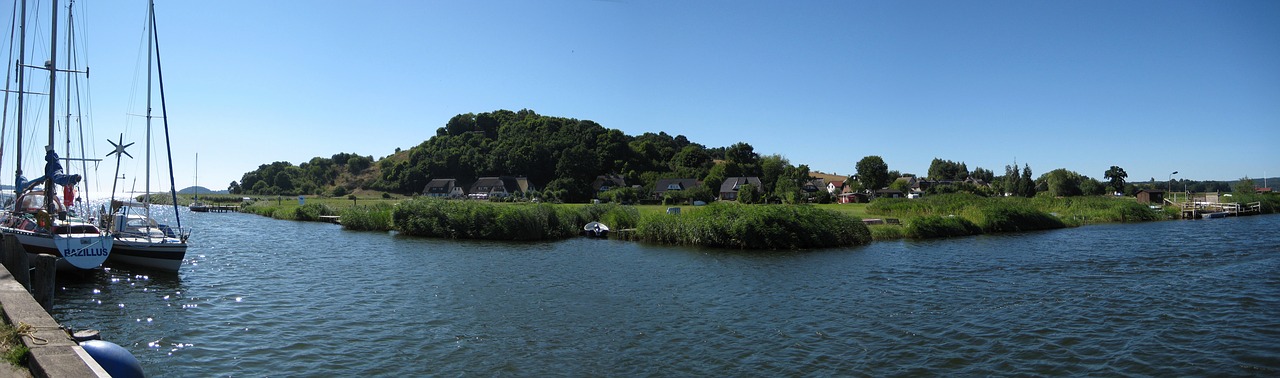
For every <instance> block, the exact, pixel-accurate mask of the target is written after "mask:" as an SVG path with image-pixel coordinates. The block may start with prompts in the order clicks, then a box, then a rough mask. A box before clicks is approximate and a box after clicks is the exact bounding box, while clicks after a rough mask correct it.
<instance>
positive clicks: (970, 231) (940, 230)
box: [905, 215, 982, 239]
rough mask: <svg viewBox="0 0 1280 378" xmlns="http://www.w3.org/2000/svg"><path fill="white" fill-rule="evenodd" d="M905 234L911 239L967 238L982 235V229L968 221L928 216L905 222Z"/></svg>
mask: <svg viewBox="0 0 1280 378" xmlns="http://www.w3.org/2000/svg"><path fill="white" fill-rule="evenodd" d="M905 228H906V230H905V233H906V234H907V236H910V237H913V238H919V239H924V238H946V237H953V236H969V235H977V234H981V233H982V228H980V227H978V225H975V224H973V222H970V221H969V220H968V219H964V218H961V217H955V216H948V217H941V216H937V215H930V216H925V217H919V218H915V219H912V220H911V221H909V222H907V225H906V227H905Z"/></svg>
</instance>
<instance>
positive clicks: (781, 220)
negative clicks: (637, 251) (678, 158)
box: [634, 202, 871, 249]
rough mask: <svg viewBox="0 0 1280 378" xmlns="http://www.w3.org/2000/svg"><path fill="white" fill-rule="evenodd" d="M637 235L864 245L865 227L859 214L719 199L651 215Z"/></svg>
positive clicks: (670, 240)
mask: <svg viewBox="0 0 1280 378" xmlns="http://www.w3.org/2000/svg"><path fill="white" fill-rule="evenodd" d="M634 238H636V239H638V240H641V241H647V242H654V243H663V244H676V245H698V246H705V247H719V248H737V249H800V248H823V247H838V246H852V245H863V244H867V243H869V242H870V241H871V232H870V231H868V230H867V226H865V225H863V224H862V222H861V221H860V220H859V219H858V218H855V217H852V216H849V215H846V214H842V213H839V212H836V211H830V210H823V209H817V208H814V207H812V206H794V205H742V204H737V203H721V202H717V203H714V204H711V205H708V206H705V207H702V208H700V209H698V211H692V212H689V213H686V214H679V215H670V214H651V215H649V216H646V217H644V218H643V219H642V220H641V222H640V223H639V225H638V227H637V228H636V234H635V235H634Z"/></svg>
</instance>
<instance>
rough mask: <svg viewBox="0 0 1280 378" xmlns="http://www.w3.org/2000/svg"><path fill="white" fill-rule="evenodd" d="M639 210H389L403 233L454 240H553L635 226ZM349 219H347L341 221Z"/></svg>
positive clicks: (432, 202) (448, 204)
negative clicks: (591, 228) (594, 228)
mask: <svg viewBox="0 0 1280 378" xmlns="http://www.w3.org/2000/svg"><path fill="white" fill-rule="evenodd" d="M637 219H639V212H638V211H636V210H635V208H631V207H627V206H618V205H588V206H583V207H579V208H576V209H575V208H571V207H567V206H561V205H553V204H540V203H491V202H482V201H450V200H439V199H429V198H423V199H416V200H412V201H405V202H401V203H400V204H399V205H397V206H395V208H394V209H393V210H392V211H391V221H392V224H394V226H395V229H396V230H398V231H400V233H402V234H405V235H412V236H427V237H439V238H451V239H486V240H554V239H563V238H567V237H570V236H575V235H578V233H579V231H580V230H581V227H582V226H583V225H584V224H586V223H588V222H591V221H601V222H603V223H605V224H606V225H609V226H610V227H613V228H615V229H621V228H630V227H634V226H635V222H636V220H637ZM343 221H344V222H345V221H346V220H345V219H344V220H343Z"/></svg>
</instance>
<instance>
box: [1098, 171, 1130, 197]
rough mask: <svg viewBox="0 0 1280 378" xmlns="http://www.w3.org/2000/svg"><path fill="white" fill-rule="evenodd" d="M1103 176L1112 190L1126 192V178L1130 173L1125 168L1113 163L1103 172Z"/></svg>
mask: <svg viewBox="0 0 1280 378" xmlns="http://www.w3.org/2000/svg"><path fill="white" fill-rule="evenodd" d="M1102 177H1103V178H1105V179H1107V187H1108V188H1110V189H1111V191H1113V192H1124V179H1127V178H1129V173H1127V172H1125V171H1124V168H1120V167H1118V166H1114V165H1113V166H1111V168H1108V169H1107V171H1106V172H1104V173H1103V174H1102Z"/></svg>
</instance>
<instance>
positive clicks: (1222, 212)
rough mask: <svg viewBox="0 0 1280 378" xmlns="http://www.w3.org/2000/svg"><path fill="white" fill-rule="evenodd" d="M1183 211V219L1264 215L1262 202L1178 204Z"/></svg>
mask: <svg viewBox="0 0 1280 378" xmlns="http://www.w3.org/2000/svg"><path fill="white" fill-rule="evenodd" d="M1177 205H1178V206H1179V207H1180V208H1181V209H1182V211H1181V214H1182V219H1202V218H1222V217H1238V216H1242V215H1257V214H1261V213H1262V202H1250V203H1243V204H1242V203H1235V202H1192V201H1189V202H1183V203H1179V204H1177Z"/></svg>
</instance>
